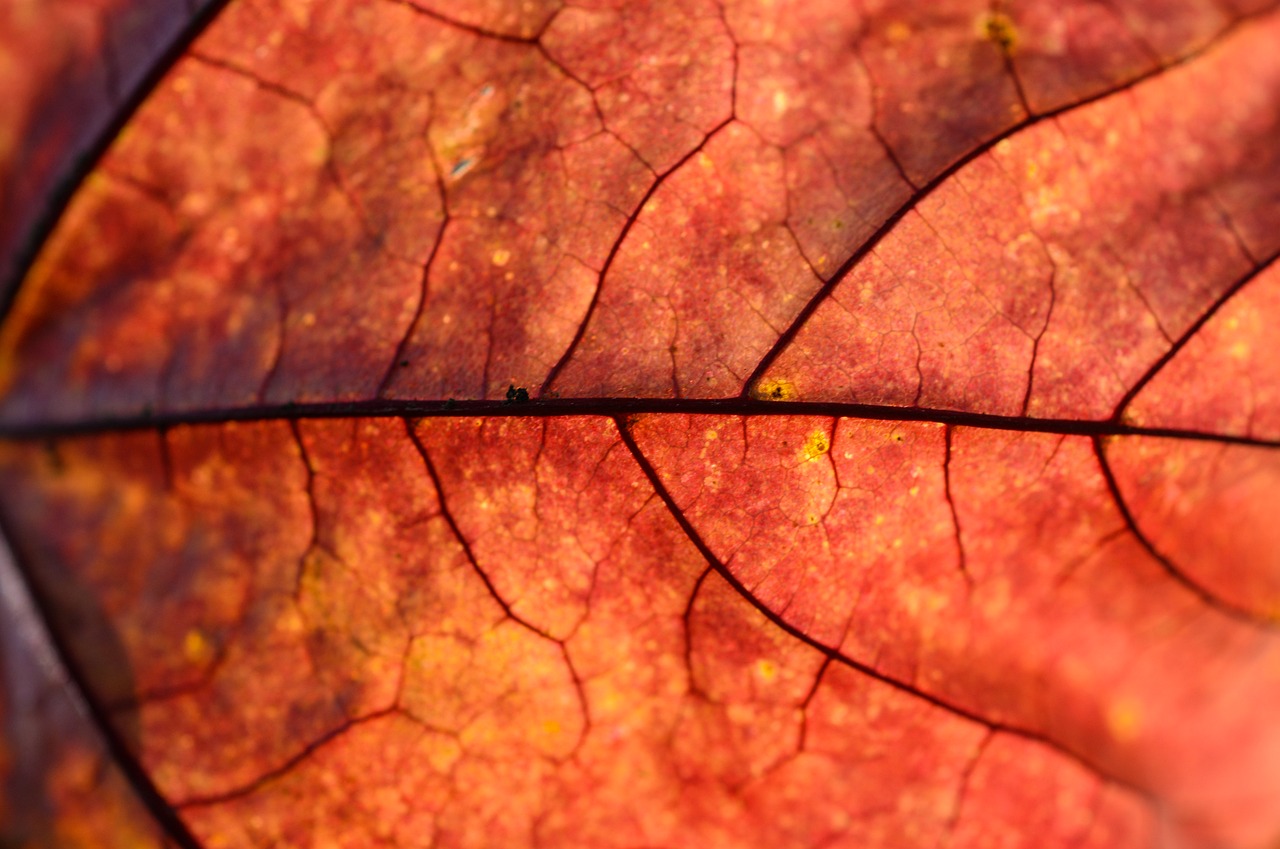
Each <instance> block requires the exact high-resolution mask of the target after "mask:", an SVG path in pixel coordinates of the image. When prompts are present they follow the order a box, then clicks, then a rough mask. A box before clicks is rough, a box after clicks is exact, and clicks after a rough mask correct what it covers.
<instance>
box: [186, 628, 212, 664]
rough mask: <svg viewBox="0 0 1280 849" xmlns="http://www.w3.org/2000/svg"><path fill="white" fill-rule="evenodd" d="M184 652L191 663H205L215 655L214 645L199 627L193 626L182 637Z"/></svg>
mask: <svg viewBox="0 0 1280 849" xmlns="http://www.w3.org/2000/svg"><path fill="white" fill-rule="evenodd" d="M182 654H183V656H185V657H186V659H187V660H188V661H189V662H190V663H194V664H205V663H208V662H209V660H210V659H211V658H212V657H213V645H212V644H211V643H210V642H209V639H208V638H207V637H206V636H205V635H204V632H203V631H201V630H200V629H199V628H192V629H191V630H190V631H188V632H187V635H186V636H185V637H183V639H182Z"/></svg>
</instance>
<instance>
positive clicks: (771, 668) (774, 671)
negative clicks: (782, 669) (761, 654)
mask: <svg viewBox="0 0 1280 849" xmlns="http://www.w3.org/2000/svg"><path fill="white" fill-rule="evenodd" d="M756 674H757V675H759V676H760V678H761V680H763V681H772V680H773V679H774V678H777V677H778V664H776V663H774V662H773V661H772V660H768V659H761V660H758V661H756Z"/></svg>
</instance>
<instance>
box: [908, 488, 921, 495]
mask: <svg viewBox="0 0 1280 849" xmlns="http://www.w3.org/2000/svg"><path fill="white" fill-rule="evenodd" d="M919 494H920V487H918V486H913V487H911V489H908V490H907V495H919Z"/></svg>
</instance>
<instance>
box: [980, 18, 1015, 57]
mask: <svg viewBox="0 0 1280 849" xmlns="http://www.w3.org/2000/svg"><path fill="white" fill-rule="evenodd" d="M978 34H979V36H980V37H981V38H985V39H986V40H987V41H990V42H991V43H992V44H994V45H995V46H996V47H998V48H1000V52H1001V53H1004V54H1005V55H1006V56H1012V55H1013V54H1014V51H1015V50H1016V49H1017V47H1018V29H1017V27H1015V26H1014V25H1013V18H1010V17H1009V16H1008V15H1006V14H1004V13H1003V12H988V13H987V14H984V15H980V16H979V17H978Z"/></svg>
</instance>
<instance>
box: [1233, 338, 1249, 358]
mask: <svg viewBox="0 0 1280 849" xmlns="http://www.w3.org/2000/svg"><path fill="white" fill-rule="evenodd" d="M1249 354H1250V348H1249V346H1248V344H1246V343H1244V342H1237V343H1236V344H1234V345H1232V346H1231V356H1232V357H1233V358H1234V359H1237V360H1247V359H1248V358H1249Z"/></svg>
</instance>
